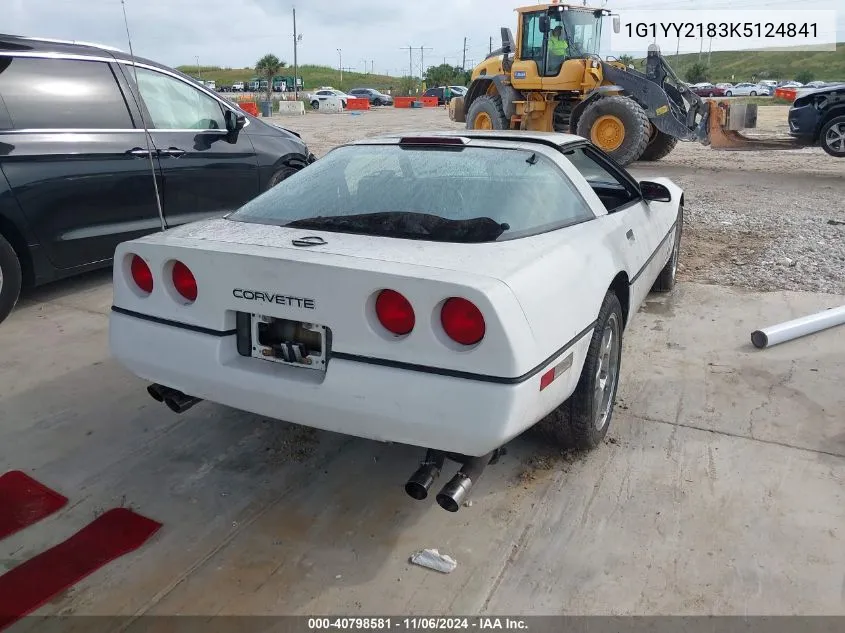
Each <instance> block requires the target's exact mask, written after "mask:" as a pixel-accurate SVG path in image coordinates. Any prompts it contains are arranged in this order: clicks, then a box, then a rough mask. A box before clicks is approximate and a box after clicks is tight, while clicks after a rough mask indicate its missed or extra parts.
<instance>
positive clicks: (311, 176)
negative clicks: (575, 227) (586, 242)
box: [229, 145, 594, 242]
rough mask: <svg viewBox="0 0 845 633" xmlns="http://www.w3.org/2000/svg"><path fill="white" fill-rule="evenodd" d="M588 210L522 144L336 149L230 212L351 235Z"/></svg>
mask: <svg viewBox="0 0 845 633" xmlns="http://www.w3.org/2000/svg"><path fill="white" fill-rule="evenodd" d="M592 217H594V216H593V213H592V211H591V210H590V209H589V207H588V206H587V204H586V202H584V200H583V199H582V198H581V196H580V195H579V194H578V193H577V191H576V189H575V187H574V186H573V184H572V183H571V182H570V181H569V180H568V178H567V177H566V175H565V174H564V173H563V172H562V171H561V170H560V169H559V168H558V167H557V165H555V164H554V163H553V162H552V161H551V160H549V159H548V158H546V157H545V156H543V155H541V154H539V153H535V152H532V151H530V150H523V149H500V148H489V147H462V148H460V149H456V148H443V147H438V148H433V147H409V146H404V147H401V146H398V145H353V146H347V147H340V148H338V149H336V150H334V151H332V152H330V153H328V154H327V155H326V156H325V157H324V158H322V159H320V160H318V161H317V162H315V163H313V164H311V165H309V166H308V167H306V168H305V169H303V170H301V171H299V172H298V173H296V174H294V175H292V176H290V177H289V178H288V179H286V180H285V181H283V182H282V183H281V184H279V185H277V186H275V187H273V188H272V189H270V190H269V191H267V192H266V193H264V194H262V195H260V196H258V197H257V198H255V199H254V200H252V201H251V202H249V203H247V204H246V205H245V206H243V207H242V208H241V209H240V210H238V211H236V212H235V213H234V214H232V215H230V216H229V218H230V219H232V220H238V221H242V222H254V223H261V224H276V225H281V226H285V225H291V226H297V227H300V228H312V229H323V230H331V231H341V232H350V233H363V234H371V235H383V236H388V237H403V238H410V239H423V240H425V239H432V240H438V241H455V242H462V241H466V242H469V241H476V242H477V241H491V240H495V239H500V240H501V239H512V238H516V237H523V236H527V235H533V234H536V233H541V232H545V231H549V230H553V229H555V228H560V227H564V226H567V225H570V224H575V223H578V222H582V221H584V220H587V219H590V218H592Z"/></svg>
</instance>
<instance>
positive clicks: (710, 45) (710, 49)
mask: <svg viewBox="0 0 845 633" xmlns="http://www.w3.org/2000/svg"><path fill="white" fill-rule="evenodd" d="M712 52H713V38H712V37H711V38H710V44H709V45H708V46H707V66H710V54H711V53H712Z"/></svg>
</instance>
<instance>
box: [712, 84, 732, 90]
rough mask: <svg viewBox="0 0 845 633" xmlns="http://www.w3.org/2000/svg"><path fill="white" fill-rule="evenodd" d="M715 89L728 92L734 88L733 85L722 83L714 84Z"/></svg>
mask: <svg viewBox="0 0 845 633" xmlns="http://www.w3.org/2000/svg"><path fill="white" fill-rule="evenodd" d="M716 87H717V88H721V89H722V90H730V89H731V88H733V87H734V85H733V84H727V83H722V84H716Z"/></svg>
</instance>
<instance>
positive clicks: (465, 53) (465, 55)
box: [461, 38, 467, 70]
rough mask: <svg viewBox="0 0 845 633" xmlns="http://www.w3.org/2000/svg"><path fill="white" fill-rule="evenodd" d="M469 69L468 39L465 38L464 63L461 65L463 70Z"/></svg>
mask: <svg viewBox="0 0 845 633" xmlns="http://www.w3.org/2000/svg"><path fill="white" fill-rule="evenodd" d="M466 69H467V38H464V61H463V64H462V65H461V70H466Z"/></svg>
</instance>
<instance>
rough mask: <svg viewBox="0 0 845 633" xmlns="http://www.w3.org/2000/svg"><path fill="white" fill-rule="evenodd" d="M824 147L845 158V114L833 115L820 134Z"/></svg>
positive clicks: (829, 151) (832, 153) (831, 153)
mask: <svg viewBox="0 0 845 633" xmlns="http://www.w3.org/2000/svg"><path fill="white" fill-rule="evenodd" d="M819 141H820V142H821V146H822V149H824V151H826V152H827V153H828V154H830V155H831V156H836V158H845V116H837V117H833V118H832V119H831V120H830V121H828V122H827V123H825V124H824V126H823V127H822V131H821V133H820V134H819Z"/></svg>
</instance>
